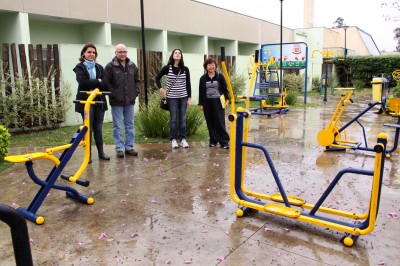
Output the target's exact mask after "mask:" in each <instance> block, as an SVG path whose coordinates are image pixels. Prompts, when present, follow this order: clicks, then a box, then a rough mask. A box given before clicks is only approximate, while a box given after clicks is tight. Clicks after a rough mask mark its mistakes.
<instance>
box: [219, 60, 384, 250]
mask: <svg viewBox="0 0 400 266" xmlns="http://www.w3.org/2000/svg"><path fill="white" fill-rule="evenodd" d="M258 66H259V63H258V62H255V63H254V65H253V70H252V78H251V81H250V84H249V89H248V92H247V100H246V107H245V109H244V108H241V107H239V108H237V110H235V108H234V106H232V108H231V114H230V115H229V121H230V122H231V123H230V137H231V141H230V146H231V148H230V196H231V198H232V200H233V201H234V202H235V203H237V204H238V205H239V206H240V208H239V209H238V210H237V212H236V214H237V216H238V217H240V216H243V215H244V207H245V208H249V209H254V210H259V211H264V212H268V213H271V214H275V215H280V216H283V217H287V218H291V219H295V220H298V221H301V222H306V223H309V224H313V225H317V226H320V227H324V228H329V229H333V230H337V231H341V232H344V233H346V234H347V236H346V237H344V238H343V243H344V245H346V246H352V245H353V243H354V241H355V239H356V237H358V236H360V235H365V234H368V233H370V232H372V230H373V229H374V227H375V222H376V216H377V210H378V203H379V196H380V187H381V180H382V173H383V168H382V167H383V165H384V164H383V163H384V157H383V155H384V153H383V152H382V151H384V149H385V145H386V142H387V135H386V134H384V133H380V134H379V135H378V144H377V145H376V146H375V151H376V154H375V164H374V169H373V172H372V171H371V172H370V175H371V176H373V178H372V179H373V181H372V188H371V199H370V205H369V209H368V211H366V212H365V213H355V212H349V211H344V210H338V209H333V208H329V207H322V206H320V207H318V209H317V211H318V212H321V213H325V214H328V215H333V216H338V217H343V218H349V219H353V220H355V221H359V220H361V219H367V220H368V221H369V222H368V226H366V227H365V228H358V227H352V226H347V225H343V224H341V223H336V222H334V221H330V220H324V219H319V218H315V217H312V216H310V215H304V214H303V213H302V211H301V210H304V209H309V210H313V208H314V207H315V206H316V205H313V204H310V203H306V200H304V199H302V198H299V197H295V196H290V195H289V196H287V195H284V196H285V199H284V198H283V196H282V195H283V194H282V193H278V194H272V195H265V194H262V193H258V192H255V191H251V190H248V189H246V188H245V185H244V183H245V182H244V180H245V167H246V151H247V147H246V145H241V154H242V158H241V173H236V167H235V162H236V159H237V158H236V156H237V152H238V151H240V150H238V147H237V145H236V143H237V142H238V139H237V138H238V136H237V133H240V131H237V130H238V129H237V128H236V121H237V120H238V117H239V115H240V116H241V117H244V122H243V129H240V130H243V134H242V135H241V136H242V142H241V143H247V141H248V130H249V118H250V117H251V113H250V106H249V102H250V101H249V97H250V91H251V89H252V86H253V83H254V76H255V75H256V71H257V68H258ZM222 69H223V72H224V75H225V77H226V79H227V84H228V89H229V93H230V95H231V97H232V98H233V90H232V87H231V84H230V80H229V75H228V72H227V70H226V65H225V62H224V56H223V57H222ZM351 94H352V90H349V91H347V92H346V93H345V94H344V95H343V96H342V99H341V103H340V105H338V107H337V110H336V111H335V113H336V114H335V116H334V117H332V119H331V122H330V125H329V126H328V128H327V130H329V132H332V133H335V132H337V126H336V124H337V123H340V120H339V118H340V115H341V114H342V112H343V109H344V108H343V107H345V105H347V103H348V101H349V100H350V97H351ZM238 143H240V142H238ZM248 145H249V144H248ZM254 145H255V144H254ZM237 175H240V188H241V190H242V191H243V192H244V193H245V195H246V196H248V197H255V198H257V199H262V200H268V201H271V202H272V203H267V204H257V203H255V202H250V201H247V200H243V199H241V198H240V197H238V195H237V193H236V188H235V187H236V186H235V185H236V182H237V178H236V177H237ZM285 201H288V203H289V206H287V204H285V205H282V203H285Z"/></svg>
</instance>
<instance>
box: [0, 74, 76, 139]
mask: <svg viewBox="0 0 400 266" xmlns="http://www.w3.org/2000/svg"><path fill="white" fill-rule="evenodd" d="M5 77H6V78H5V79H4V80H3V84H2V90H3V88H12V94H11V95H8V96H7V97H2V99H1V101H0V123H2V124H3V125H5V126H6V127H7V128H12V129H14V130H15V131H22V132H24V131H26V130H27V129H28V130H32V129H33V128H49V127H50V128H57V127H58V126H59V124H60V123H62V122H63V121H64V120H65V114H66V112H67V111H68V109H69V108H70V107H71V103H70V102H69V101H70V97H71V85H70V84H69V83H64V82H63V83H62V90H59V91H58V92H59V94H58V95H57V96H56V93H55V91H53V89H52V87H51V85H50V84H51V82H50V81H51V80H52V78H53V76H50V78H46V79H31V80H27V79H24V78H20V77H14V78H13V79H11V78H10V77H8V76H7V75H5ZM2 114H7V115H2Z"/></svg>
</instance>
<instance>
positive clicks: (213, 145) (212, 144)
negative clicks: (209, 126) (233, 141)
mask: <svg viewBox="0 0 400 266" xmlns="http://www.w3.org/2000/svg"><path fill="white" fill-rule="evenodd" d="M215 146H217V144H216V143H210V144H208V147H210V148H212V147H215Z"/></svg>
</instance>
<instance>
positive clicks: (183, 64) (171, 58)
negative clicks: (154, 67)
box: [168, 49, 185, 69]
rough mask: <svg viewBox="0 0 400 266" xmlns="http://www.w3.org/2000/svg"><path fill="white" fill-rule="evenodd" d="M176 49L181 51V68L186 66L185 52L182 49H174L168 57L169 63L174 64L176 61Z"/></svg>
mask: <svg viewBox="0 0 400 266" xmlns="http://www.w3.org/2000/svg"><path fill="white" fill-rule="evenodd" d="M175 51H179V52H181V60H180V61H179V68H180V69H183V67H184V66H185V63H184V62H183V54H182V51H181V49H174V50H172V53H171V56H170V57H169V59H168V65H172V66H173V65H174V63H175V61H174V53H175Z"/></svg>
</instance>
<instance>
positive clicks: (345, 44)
mask: <svg viewBox="0 0 400 266" xmlns="http://www.w3.org/2000/svg"><path fill="white" fill-rule="evenodd" d="M347 28H348V27H347V26H345V27H344V71H345V73H346V88H347V87H348V86H349V75H348V74H347V61H346V58H347V43H346V37H347Z"/></svg>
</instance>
